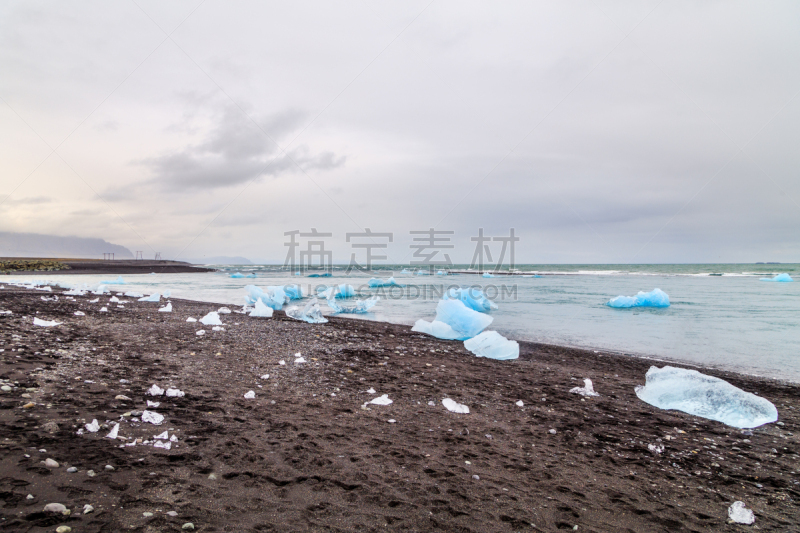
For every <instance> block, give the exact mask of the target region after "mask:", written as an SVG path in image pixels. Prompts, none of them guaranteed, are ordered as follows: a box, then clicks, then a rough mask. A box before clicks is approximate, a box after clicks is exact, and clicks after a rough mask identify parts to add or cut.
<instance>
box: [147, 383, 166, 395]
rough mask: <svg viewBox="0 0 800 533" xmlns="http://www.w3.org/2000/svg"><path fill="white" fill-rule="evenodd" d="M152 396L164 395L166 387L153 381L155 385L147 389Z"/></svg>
mask: <svg viewBox="0 0 800 533" xmlns="http://www.w3.org/2000/svg"><path fill="white" fill-rule="evenodd" d="M146 394H148V395H150V396H162V395H163V394H164V389H162V388H161V387H159V386H158V385H156V384H155V383H153V386H152V387H150V388H149V389H147V393H146Z"/></svg>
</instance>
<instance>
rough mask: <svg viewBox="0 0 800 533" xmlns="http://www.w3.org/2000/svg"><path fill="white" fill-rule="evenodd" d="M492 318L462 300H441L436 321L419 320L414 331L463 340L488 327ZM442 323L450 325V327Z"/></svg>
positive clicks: (441, 337)
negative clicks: (471, 307)
mask: <svg viewBox="0 0 800 533" xmlns="http://www.w3.org/2000/svg"><path fill="white" fill-rule="evenodd" d="M492 320H494V319H493V318H492V317H490V316H488V315H485V314H483V313H479V312H477V311H473V310H472V309H470V308H468V307H467V306H466V305H464V302H462V301H461V300H439V303H438V304H437V305H436V318H435V319H434V321H433V322H426V321H424V320H417V322H416V324H414V327H413V328H412V331H419V332H421V333H427V334H428V335H433V336H434V337H437V338H439V339H449V340H453V339H457V340H462V341H463V340H466V339H470V338H472V337H474V336H475V335H477V334H479V333H480V332H481V331H483V330H484V329H486V327H487V326H488V325H489V324H491V323H492ZM437 322H440V323H441V324H437ZM442 324H444V325H447V326H449V329H448V328H445V327H444V326H443V325H442Z"/></svg>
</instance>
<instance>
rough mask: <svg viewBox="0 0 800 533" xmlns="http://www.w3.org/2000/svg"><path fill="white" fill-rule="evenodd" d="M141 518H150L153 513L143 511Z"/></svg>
mask: <svg viewBox="0 0 800 533" xmlns="http://www.w3.org/2000/svg"><path fill="white" fill-rule="evenodd" d="M142 516H143V517H145V518H150V517H151V516H153V513H151V512H149V511H145V512H144V513H142Z"/></svg>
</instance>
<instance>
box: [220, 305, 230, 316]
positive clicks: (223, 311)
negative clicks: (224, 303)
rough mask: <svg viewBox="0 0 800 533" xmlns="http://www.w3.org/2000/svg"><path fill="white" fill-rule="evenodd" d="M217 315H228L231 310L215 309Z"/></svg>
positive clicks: (224, 308)
mask: <svg viewBox="0 0 800 533" xmlns="http://www.w3.org/2000/svg"><path fill="white" fill-rule="evenodd" d="M217 313H219V314H221V315H229V314H231V310H230V309H228V308H227V307H220V308H219V309H217Z"/></svg>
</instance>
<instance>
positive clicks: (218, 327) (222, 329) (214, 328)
mask: <svg viewBox="0 0 800 533" xmlns="http://www.w3.org/2000/svg"><path fill="white" fill-rule="evenodd" d="M211 331H225V328H223V327H222V326H214V327H213V328H211Z"/></svg>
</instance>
